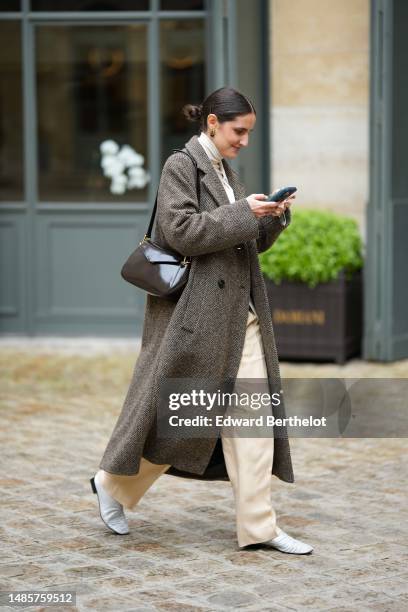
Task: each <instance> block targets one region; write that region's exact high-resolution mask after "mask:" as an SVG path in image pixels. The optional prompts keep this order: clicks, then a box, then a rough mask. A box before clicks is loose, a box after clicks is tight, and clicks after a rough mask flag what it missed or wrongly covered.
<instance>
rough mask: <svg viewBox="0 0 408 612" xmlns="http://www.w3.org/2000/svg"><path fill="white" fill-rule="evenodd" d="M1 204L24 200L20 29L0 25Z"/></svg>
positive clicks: (16, 24)
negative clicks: (0, 47) (0, 50)
mask: <svg viewBox="0 0 408 612" xmlns="http://www.w3.org/2000/svg"><path fill="white" fill-rule="evenodd" d="M0 40H1V46H2V52H1V54H0V200H3V201H16V200H23V199H24V195H23V108H22V87H21V77H22V75H21V26H20V23H19V22H14V21H12V22H10V21H1V22H0Z"/></svg>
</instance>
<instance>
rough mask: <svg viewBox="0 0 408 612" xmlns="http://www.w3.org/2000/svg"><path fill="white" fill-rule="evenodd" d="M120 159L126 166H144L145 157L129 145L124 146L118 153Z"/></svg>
mask: <svg viewBox="0 0 408 612" xmlns="http://www.w3.org/2000/svg"><path fill="white" fill-rule="evenodd" d="M118 159H120V160H121V161H122V162H123V163H124V164H125V165H126V166H128V167H129V166H143V164H144V157H143V155H140V154H139V153H136V151H135V150H134V149H133V148H132V147H130V146H129V145H123V147H122V148H121V150H120V151H119V153H118Z"/></svg>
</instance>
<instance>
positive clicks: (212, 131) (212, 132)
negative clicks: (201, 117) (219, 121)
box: [210, 128, 215, 138]
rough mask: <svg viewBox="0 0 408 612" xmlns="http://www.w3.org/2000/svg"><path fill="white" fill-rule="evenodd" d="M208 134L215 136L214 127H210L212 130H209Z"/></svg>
mask: <svg viewBox="0 0 408 612" xmlns="http://www.w3.org/2000/svg"><path fill="white" fill-rule="evenodd" d="M210 136H212V137H213V138H214V136H215V129H214V128H212V130H211V132H210Z"/></svg>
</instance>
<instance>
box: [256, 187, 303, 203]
mask: <svg viewBox="0 0 408 612" xmlns="http://www.w3.org/2000/svg"><path fill="white" fill-rule="evenodd" d="M295 191H297V187H282V189H279V191H277V192H276V193H275V194H272V193H271V194H270V195H269V196H268V197H267V198H266V200H264V202H280V201H281V200H284V199H285V198H288V197H289V196H291V195H292V194H293V193H295Z"/></svg>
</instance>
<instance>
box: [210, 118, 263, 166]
mask: <svg viewBox="0 0 408 612" xmlns="http://www.w3.org/2000/svg"><path fill="white" fill-rule="evenodd" d="M255 121H256V115H255V113H249V114H248V115H241V116H239V117H236V118H235V119H233V120H232V121H224V122H223V123H218V120H217V116H216V115H214V114H210V115H208V118H207V125H208V130H207V135H208V137H209V138H211V140H212V141H213V143H214V144H215V146H216V147H217V149H218V150H219V152H220V153H221V155H222V156H223V157H226V158H227V159H234V158H235V157H236V156H237V155H238V153H239V151H240V149H241V147H247V146H248V141H249V133H250V132H252V130H253V128H254V125H255ZM211 129H215V132H216V133H215V136H214V137H211V136H210V132H211Z"/></svg>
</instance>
